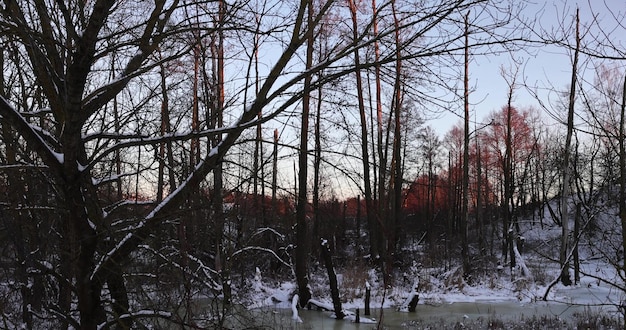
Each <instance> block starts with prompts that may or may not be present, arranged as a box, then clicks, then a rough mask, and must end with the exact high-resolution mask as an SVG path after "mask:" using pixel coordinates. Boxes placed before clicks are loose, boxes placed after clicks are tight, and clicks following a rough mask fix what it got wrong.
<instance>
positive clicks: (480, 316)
mask: <svg viewBox="0 0 626 330" xmlns="http://www.w3.org/2000/svg"><path fill="white" fill-rule="evenodd" d="M585 311H589V307H585V306H573V305H567V304H562V303H546V302H537V303H526V304H522V303H518V302H514V301H511V302H507V301H504V302H458V303H451V304H440V305H418V306H417V310H416V312H415V313H407V312H398V311H396V310H395V309H383V310H382V315H381V310H380V309H375V310H373V311H372V315H371V316H369V317H370V318H373V320H371V321H372V322H375V323H360V324H356V323H354V322H353V321H351V320H335V319H334V318H333V317H332V314H333V313H332V312H322V311H314V310H299V311H298V312H299V316H300V318H301V320H302V322H301V323H300V322H296V321H294V320H293V318H292V311H291V309H284V308H269V307H267V308H261V309H258V310H255V311H251V312H252V313H253V314H254V316H253V317H252V319H253V320H254V321H253V323H254V325H253V324H250V326H251V328H261V329H333V330H334V329H342V330H344V329H376V328H377V326H378V322H379V320H381V318H382V322H381V323H382V326H381V327H382V328H385V329H424V328H431V329H437V328H438V326H441V325H443V324H445V325H450V326H453V327H454V326H455V325H456V326H457V327H463V325H461V324H466V323H467V324H471V323H473V324H476V322H480V323H481V324H485V325H487V324H488V323H489V322H490V320H500V321H518V320H522V319H528V318H532V317H542V316H547V317H553V318H559V319H561V320H563V321H567V322H574V319H575V318H574V314H575V313H584V312H585ZM352 312H354V310H352ZM362 313H363V312H362V311H361V318H364V317H366V316H363V315H362Z"/></svg>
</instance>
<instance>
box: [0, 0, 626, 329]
mask: <svg viewBox="0 0 626 330" xmlns="http://www.w3.org/2000/svg"><path fill="white" fill-rule="evenodd" d="M524 9H525V4H524V3H523V2H518V1H504V0H502V1H500V0H498V1H487V0H470V1H465V0H455V1H417V2H416V1H380V2H377V1H375V0H374V1H372V2H371V3H365V2H356V1H352V0H348V1H346V2H342V1H313V0H308V1H307V0H302V1H299V2H298V1H269V2H264V1H233V2H226V1H222V0H219V1H180V0H174V1H162V0H155V1H144V2H135V1H105V0H96V1H89V2H85V1H66V2H63V1H57V2H54V1H52V2H51V1H44V0H37V1H4V2H3V3H2V4H0V71H1V72H2V75H1V76H0V77H1V78H0V126H1V128H2V132H1V137H0V206H1V207H0V218H1V222H0V240H1V241H2V242H3V244H2V246H3V247H4V248H3V250H2V254H1V255H0V262H1V265H2V275H1V276H2V280H1V282H2V283H3V284H2V286H1V287H0V292H1V293H2V295H1V296H2V298H1V299H2V300H0V312H1V313H2V317H1V319H2V320H1V322H3V324H4V325H5V326H6V327H8V328H12V327H18V325H19V326H23V327H25V328H40V327H53V328H60V329H67V328H70V327H73V328H81V329H82V328H84V329H95V328H99V327H100V328H111V327H113V328H129V327H138V326H141V325H146V326H147V325H152V326H155V325H156V326H163V325H164V324H168V323H174V324H181V325H182V324H187V325H195V326H221V325H222V323H223V322H224V320H225V318H226V317H227V316H228V315H229V314H236V313H237V311H236V308H235V307H233V306H236V305H237V304H236V303H240V302H241V300H242V299H243V297H245V295H244V294H243V293H244V292H245V291H246V290H248V289H249V288H250V286H251V285H252V283H251V279H252V278H253V277H254V274H255V269H256V268H257V267H259V268H261V269H263V271H267V272H268V273H270V274H274V276H277V277H278V276H283V277H284V279H286V280H294V281H296V282H297V284H298V288H299V296H300V299H301V301H300V303H301V305H303V306H304V305H305V304H306V303H307V300H308V299H309V298H310V296H311V292H309V291H308V290H309V289H308V278H307V273H308V271H307V268H308V267H309V262H310V261H311V260H317V255H318V253H319V252H320V250H319V249H320V247H319V246H317V244H315V242H318V240H319V238H325V239H327V241H325V242H329V245H323V251H321V252H325V251H326V250H325V249H326V248H327V247H329V248H330V250H332V251H338V250H345V251H351V253H352V254H351V257H358V258H363V257H364V256H366V255H368V256H369V258H368V259H367V260H368V262H369V265H371V266H372V267H377V269H379V270H380V271H381V273H382V274H381V275H382V277H383V278H384V280H385V283H386V284H389V285H392V284H393V283H394V282H393V276H394V269H395V268H397V265H398V264H402V262H403V260H402V253H401V249H400V247H401V246H402V245H403V244H404V242H406V241H408V238H409V237H411V236H413V235H414V236H415V237H425V238H426V241H425V242H427V243H428V245H429V247H430V249H432V250H433V251H437V250H438V249H440V248H441V246H443V245H445V251H457V250H458V251H462V252H463V253H462V254H463V259H464V260H462V261H463V268H464V275H466V279H470V278H471V276H472V275H473V274H478V273H479V272H480V269H481V267H482V266H481V262H489V261H490V260H494V259H499V258H501V259H503V261H504V262H507V263H508V264H509V265H510V266H511V268H513V267H514V266H515V258H516V254H515V253H513V250H514V248H515V247H516V244H517V243H516V242H517V240H518V237H517V236H516V235H515V234H516V233H517V231H518V229H517V226H518V223H517V219H518V217H521V216H522V215H523V214H524V212H532V210H533V208H534V207H538V206H541V207H547V208H550V207H551V204H550V203H549V201H550V200H551V199H552V198H553V197H555V196H557V195H559V194H560V193H561V192H562V191H563V189H562V188H563V186H566V184H564V180H563V177H565V178H567V177H568V176H563V173H564V172H568V170H567V169H564V168H563V167H562V164H563V159H562V157H563V155H564V154H565V153H564V152H563V151H564V149H565V147H564V146H566V145H567V144H566V143H565V142H564V141H563V136H564V135H563V134H562V132H561V130H560V128H559V129H556V130H555V129H550V128H546V126H545V125H543V123H542V116H541V115H540V111H539V110H538V109H533V108H530V107H527V106H525V105H515V104H513V99H514V98H513V95H514V94H515V92H516V91H517V90H518V89H520V88H522V87H521V86H523V82H522V81H521V80H522V79H521V78H520V77H519V76H518V71H516V70H512V71H513V72H503V75H502V79H503V81H505V82H506V83H507V85H508V86H509V102H508V104H506V105H503V107H502V109H498V110H496V111H494V112H493V113H492V114H490V115H489V116H487V117H486V118H484V120H482V122H478V123H475V124H473V126H474V127H472V128H471V129H470V128H468V127H469V126H468V125H464V126H458V127H454V128H453V129H452V130H450V132H448V133H447V134H446V135H445V136H443V137H442V136H441V135H439V133H440V132H435V131H434V130H433V129H432V128H431V127H430V126H428V120H429V118H430V116H431V115H433V114H435V115H436V114H440V113H442V112H454V113H461V112H462V111H461V109H463V106H464V105H466V104H468V103H467V98H466V97H467V96H471V93H470V90H469V89H468V87H467V84H465V91H464V92H459V90H462V89H463V88H461V87H460V86H463V85H464V82H467V81H468V80H467V73H468V72H469V75H470V76H471V70H469V71H464V70H463V68H464V67H465V68H467V67H468V61H469V58H470V57H472V58H474V57H475V58H478V57H487V56H490V55H493V54H499V53H502V52H514V51H518V50H526V51H531V50H532V49H534V48H533V47H534V46H536V45H551V46H552V47H557V48H560V49H565V50H571V51H572V52H573V51H574V49H576V50H577V51H580V52H581V53H582V54H583V56H584V57H585V58H586V59H588V60H587V62H584V63H585V64H590V63H598V62H597V61H600V60H603V61H604V62H606V63H608V62H611V63H619V60H621V59H623V58H624V56H623V51H622V50H621V49H619V48H616V47H613V46H614V45H612V44H605V43H603V42H604V40H606V38H607V36H608V31H616V30H610V29H603V28H602V27H603V25H601V24H600V23H599V22H600V21H599V20H595V21H590V23H589V25H588V26H585V28H587V29H588V32H587V33H586V34H585V33H583V35H584V36H583V38H582V40H583V41H585V40H588V42H587V43H583V44H582V45H578V46H572V45H571V43H570V42H569V40H571V38H572V36H573V32H572V31H573V30H572V28H571V27H570V26H568V25H567V24H568V23H566V19H565V18H564V20H563V22H564V23H563V25H562V26H560V28H561V30H560V31H558V30H547V29H543V28H542V27H541V26H540V25H538V24H537V21H534V20H533V21H530V20H527V19H524V17H523V16H522V14H521V13H522V12H523V10H524ZM564 13H566V14H567V15H571V14H570V13H569V12H567V11H566V10H564ZM567 17H570V16H567ZM606 19H607V20H609V21H611V20H612V22H613V23H614V24H617V25H618V26H619V24H621V20H622V18H621V16H615V17H609V18H606ZM572 27H573V25H572ZM555 31H556V32H555ZM605 31H606V32H605ZM620 31H621V30H620ZM464 55H465V56H464ZM595 69H596V72H597V79H595V80H594V81H593V82H591V81H584V79H581V80H579V82H576V80H573V82H574V83H575V84H580V88H579V89H578V92H575V93H574V92H570V94H567V92H566V93H563V94H562V95H565V96H564V99H567V97H568V96H569V95H574V94H575V100H576V105H577V108H576V109H577V112H576V113H577V116H576V120H577V121H578V123H580V125H578V129H577V130H576V131H575V134H576V135H575V139H574V141H575V143H573V146H574V147H573V148H572V150H573V152H572V155H573V156H572V159H573V160H572V161H571V164H572V165H571V166H569V167H568V168H571V173H572V175H571V176H569V177H571V182H570V185H571V186H572V187H574V189H573V190H572V191H573V192H575V194H576V196H575V197H572V198H571V201H572V203H577V204H580V205H582V206H583V207H584V210H585V212H586V213H585V216H586V218H585V219H586V220H584V221H585V222H584V223H585V224H587V223H589V221H591V219H593V218H594V215H593V214H595V213H594V212H600V211H598V210H597V208H596V207H595V206H594V205H596V204H594V203H595V202H596V199H598V198H599V197H598V196H609V197H608V198H609V199H608V201H607V204H610V201H618V202H619V203H618V204H619V209H620V215H621V219H622V220H621V229H620V228H616V229H615V231H611V232H610V233H607V235H618V236H621V234H622V233H624V232H626V231H625V229H626V215H625V214H626V207H625V206H624V195H625V194H624V187H625V186H626V184H624V182H623V180H626V175H624V171H625V169H624V168H625V166H624V162H625V159H626V151H624V138H623V137H624V133H623V129H624V122H623V120H624V104H625V103H626V102H624V101H623V99H622V97H623V95H624V93H623V92H622V89H621V87H623V86H626V84H622V83H621V78H620V77H621V75H622V73H621V72H620V70H621V67H620V66H619V64H605V65H604V66H602V67H599V66H598V67H596V68H595ZM573 72H574V76H576V71H575V70H573ZM464 73H465V79H464ZM581 76H582V75H581ZM580 81H583V82H580ZM526 87H529V89H530V90H531V91H535V90H534V89H532V88H531V87H532V86H526ZM561 87H562V86H557V87H553V88H552V90H553V91H555V93H560V89H561ZM572 90H573V89H572ZM537 95H538V99H539V100H540V101H543V102H541V103H540V105H541V106H543V109H540V110H545V111H546V112H547V113H549V114H551V115H552V116H553V117H555V119H557V122H558V120H562V119H563V118H565V114H566V113H567V111H565V110H564V109H566V108H567V106H565V107H562V103H558V102H557V103H554V104H552V103H550V102H547V101H546V100H542V99H541V96H539V94H537ZM559 100H561V99H559ZM563 104H566V103H563ZM572 104H573V103H572ZM615 118H621V120H620V121H619V122H616V120H615ZM465 119H466V120H467V116H466V118H465ZM563 123H566V121H563ZM556 127H562V128H563V129H564V128H565V125H561V126H559V125H558V124H557V125H556ZM583 135H584V137H585V138H584V139H583ZM296 159H297V164H298V165H297V166H296ZM566 164H567V162H566ZM565 181H567V180H565ZM616 187H617V188H616ZM601 191H602V192H603V193H604V194H606V195H600V192H601ZM353 196H358V197H354V198H353ZM572 196H574V194H572ZM465 203H469V205H465ZM609 209H610V208H609ZM559 210H562V209H558V210H553V209H552V208H550V212H549V213H550V214H551V215H552V216H551V217H550V220H546V219H544V218H543V213H542V214H541V215H539V216H538V218H537V219H538V221H539V222H540V223H541V224H543V223H544V222H543V221H553V222H555V223H557V224H558V225H562V223H563V221H567V219H568V218H567V217H566V216H565V215H563V214H560V213H559V212H562V211H559ZM565 210H567V209H565ZM589 227H590V226H589V225H585V228H589ZM361 230H364V231H366V232H367V235H366V236H363V237H367V241H365V240H359V238H361V237H362V236H361V235H360V231H361ZM620 230H621V231H620ZM355 232H356V235H354V233H355ZM468 233H469V235H468ZM474 234H476V235H474ZM565 236H566V235H565V234H564V237H565ZM354 237H356V239H355V238H354ZM457 238H462V240H461V246H459V245H458V244H456V243H453V242H458V240H457ZM468 238H469V239H468ZM354 242H356V243H357V248H356V249H349V246H350V245H351V244H349V243H354ZM497 244H501V246H497ZM624 244H626V243H624ZM574 245H575V244H574ZM565 246H566V247H567V245H565ZM570 248H571V245H570ZM610 249H613V250H610ZM620 249H621V250H620ZM625 250H626V246H614V247H606V246H603V247H601V248H600V249H599V251H601V252H602V253H604V254H605V256H606V258H607V260H609V261H610V262H611V263H613V264H614V265H615V267H616V268H618V269H619V270H620V271H619V272H618V274H620V275H621V276H622V281H621V282H618V281H616V280H614V279H611V280H608V281H609V282H610V283H612V284H613V285H616V286H617V287H619V288H623V283H624V281H623V277H624V272H623V271H624V270H625V269H626V268H624V267H626V266H624V260H623V255H618V257H617V258H616V257H615V255H616V254H615V253H614V252H615V251H618V252H619V251H625ZM456 255H457V254H456V253H449V254H448V255H446V259H447V260H456V259H455V258H456V257H455V256H456ZM566 255H569V254H567V253H566ZM470 259H471V263H470V262H466V261H469V260H470ZM568 262H569V259H568V260H565V259H562V260H561V263H562V264H563V265H566V264H567V263H568ZM564 269H569V267H565V268H564ZM292 276H293V278H292ZM207 301H209V302H208V303H207ZM207 304H208V305H210V306H211V307H212V308H211V309H209V311H207V310H206V308H204V306H206V305H207Z"/></svg>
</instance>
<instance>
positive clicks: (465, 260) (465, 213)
mask: <svg viewBox="0 0 626 330" xmlns="http://www.w3.org/2000/svg"><path fill="white" fill-rule="evenodd" d="M468 19H469V12H468V13H467V14H466V15H465V61H464V62H465V76H464V78H463V86H464V93H463V108H464V110H465V111H464V112H465V118H464V128H465V134H464V138H463V206H462V211H461V216H462V219H461V224H460V230H461V260H462V267H463V277H464V278H466V279H467V278H468V277H469V276H470V273H471V269H470V266H471V265H470V261H469V252H468V244H467V222H468V221H469V205H468V204H469V198H468V196H469V142H470V131H469V128H470V126H469V121H470V114H469V22H468Z"/></svg>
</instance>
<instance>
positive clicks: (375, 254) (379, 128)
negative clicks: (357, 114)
mask: <svg viewBox="0 0 626 330" xmlns="http://www.w3.org/2000/svg"><path fill="white" fill-rule="evenodd" d="M372 13H373V14H374V18H373V24H372V28H373V34H374V61H375V63H376V64H375V65H374V74H375V83H376V84H375V85H376V140H377V152H378V176H377V180H378V185H377V187H376V189H377V190H378V194H377V197H376V199H377V200H376V204H377V205H376V206H377V207H376V213H375V214H374V217H375V218H374V219H375V221H373V223H372V225H371V228H375V230H374V236H375V238H374V239H373V240H372V239H370V241H371V246H370V253H371V257H372V258H373V259H374V260H377V259H378V258H379V256H380V253H381V250H382V241H383V226H382V221H383V220H382V216H381V215H382V214H386V213H385V212H384V209H385V208H386V204H387V203H386V201H385V200H386V195H387V193H386V189H385V181H386V179H385V177H386V175H385V174H386V171H387V157H386V156H385V151H384V149H383V148H384V144H383V125H384V124H383V100H382V87H381V85H382V84H381V81H382V77H381V76H382V75H381V70H380V64H379V62H380V47H379V44H378V8H377V6H376V0H372ZM374 219H373V220H374ZM368 220H370V218H368Z"/></svg>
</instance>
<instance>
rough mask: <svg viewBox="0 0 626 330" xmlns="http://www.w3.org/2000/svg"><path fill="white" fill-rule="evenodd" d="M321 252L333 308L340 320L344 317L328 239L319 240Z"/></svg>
mask: <svg viewBox="0 0 626 330" xmlns="http://www.w3.org/2000/svg"><path fill="white" fill-rule="evenodd" d="M321 252H322V258H323V259H324V264H325V266H326V273H328V281H329V283H330V296H331V298H332V300H333V309H334V310H335V317H336V318H337V319H338V320H341V319H343V318H344V317H345V314H344V313H343V309H342V307H341V299H340V298H339V288H338V287H337V275H336V274H335V267H334V266H333V259H332V256H331V254H330V248H329V247H328V241H327V240H325V239H323V238H322V240H321Z"/></svg>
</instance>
